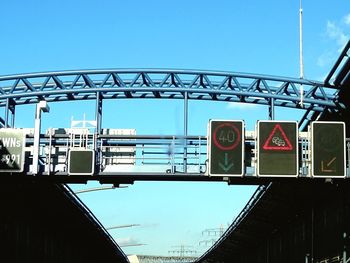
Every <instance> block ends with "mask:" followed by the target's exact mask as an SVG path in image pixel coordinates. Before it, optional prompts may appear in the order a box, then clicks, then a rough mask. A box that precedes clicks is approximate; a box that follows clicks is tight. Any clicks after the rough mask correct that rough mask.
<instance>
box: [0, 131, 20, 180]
mask: <svg viewBox="0 0 350 263" xmlns="http://www.w3.org/2000/svg"><path fill="white" fill-rule="evenodd" d="M24 147H25V134H24V132H23V130H21V129H0V172H12V173H15V172H17V173H19V172H23V168H24Z"/></svg>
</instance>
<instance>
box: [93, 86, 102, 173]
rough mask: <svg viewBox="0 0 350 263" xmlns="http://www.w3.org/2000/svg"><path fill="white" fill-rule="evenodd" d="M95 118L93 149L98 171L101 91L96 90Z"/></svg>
mask: <svg viewBox="0 0 350 263" xmlns="http://www.w3.org/2000/svg"><path fill="white" fill-rule="evenodd" d="M95 119H96V131H95V142H94V150H95V157H96V158H95V160H96V163H95V168H96V171H99V169H98V168H99V165H100V162H101V160H100V157H101V147H99V146H100V141H99V139H98V136H99V135H100V134H101V130H102V128H101V127H102V95H101V92H96V110H95Z"/></svg>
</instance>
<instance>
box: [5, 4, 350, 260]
mask: <svg viewBox="0 0 350 263" xmlns="http://www.w3.org/2000/svg"><path fill="white" fill-rule="evenodd" d="M303 8H304V64H305V78H307V79H313V80H323V79H324V77H325V76H326V75H327V73H328V71H329V70H330V68H331V67H332V65H333V63H334V62H335V60H336V58H337V57H338V55H339V52H340V50H341V48H342V46H343V45H344V44H345V43H346V42H347V40H348V39H349V35H350V6H349V2H348V1H347V0H333V1H316V0H309V1H304V3H303ZM1 10H2V12H1V13H2V14H1V16H0V25H1V27H0V28H1V34H2V38H1V41H0V61H1V63H0V75H7V74H16V73H27V72H41V71H53V70H70V69H100V68H181V69H206V70H223V71H234V72H249V73H259V74H269V75H279V76H288V77H298V76H299V53H298V52H299V24H298V23H299V17H298V12H299V1H298V0H294V1H278V0H267V1H259V0H248V1H235V0H231V1H229V0H227V1H203V0H202V1H183V0H181V1H155V0H151V1H103V0H100V1H16V0H12V1H3V2H2V3H1ZM50 107H51V112H50V113H49V114H43V129H45V128H48V127H69V126H70V119H71V117H72V116H73V117H74V119H81V118H82V117H83V114H86V118H87V119H92V118H93V117H94V108H95V107H94V102H92V101H87V102H81V103H76V102H74V103H59V104H54V103H52V104H51V105H50ZM182 107H183V104H182V102H181V101H166V100H157V101H153V100H131V101H130V100H125V101H107V102H106V103H105V105H104V115H103V127H104V128H136V129H137V133H138V134H155V135H156V134H181V133H182V131H183V126H182V125H183V114H182ZM189 107H190V112H189V134H190V135H205V134H206V126H207V123H208V120H209V119H210V118H219V119H244V120H245V121H246V125H247V129H248V130H252V129H253V128H254V125H255V122H256V120H257V119H267V109H266V108H264V107H261V106H255V105H250V106H247V105H245V106H242V105H233V104H228V103H223V102H222V103H218V102H215V103H214V102H205V101H191V102H190V104H189ZM160 108H161V109H162V110H161V112H160V111H159V109H160ZM300 114H301V113H300V112H297V111H295V110H291V109H278V110H277V112H276V118H277V119H291V120H297V119H298V118H299V116H300ZM32 117H34V107H33V106H23V107H18V109H17V119H16V126H17V127H34V118H32ZM151 124H152V125H151ZM92 186H95V185H94V184H89V185H87V186H85V185H84V186H82V185H80V186H79V185H78V186H73V187H74V189H81V188H84V187H92ZM254 189H255V188H254V187H238V186H227V185H226V184H224V183H220V184H219V183H210V184H208V183H173V182H172V183H155V182H152V183H141V182H137V183H135V184H134V185H132V186H129V188H125V189H117V190H113V191H100V192H95V193H86V194H81V195H80V197H81V198H82V200H83V201H84V202H86V204H87V205H88V206H89V207H90V208H91V210H92V211H93V212H95V214H96V216H97V217H98V218H99V219H100V220H101V222H102V223H103V224H104V225H105V226H106V227H109V226H111V225H122V224H129V223H130V224H131V223H135V224H136V223H137V224H141V226H140V227H134V228H130V229H120V230H111V234H112V236H113V237H114V238H116V239H117V240H118V241H119V242H120V243H121V244H122V243H127V242H136V243H145V244H147V245H145V246H141V247H129V248H125V252H126V253H127V254H132V253H140V254H162V255H167V254H168V250H174V248H173V247H172V246H176V245H181V244H185V245H191V246H193V248H194V249H196V250H198V251H199V253H200V252H203V251H204V250H205V248H204V247H203V246H202V247H199V246H198V242H199V241H200V240H204V239H206V237H205V236H202V231H203V230H205V229H206V228H216V227H220V225H221V224H223V225H225V226H226V225H227V224H228V223H230V222H232V220H233V219H234V217H235V216H236V215H237V214H238V213H239V211H240V210H241V209H242V207H243V206H244V205H245V203H246V202H247V200H248V199H249V197H250V195H251V194H252V192H253V191H254Z"/></svg>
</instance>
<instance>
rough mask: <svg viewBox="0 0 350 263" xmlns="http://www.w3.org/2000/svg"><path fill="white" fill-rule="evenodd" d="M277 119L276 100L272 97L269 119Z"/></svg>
mask: <svg viewBox="0 0 350 263" xmlns="http://www.w3.org/2000/svg"><path fill="white" fill-rule="evenodd" d="M274 119H275V100H274V99H272V98H271V99H270V104H269V120H274Z"/></svg>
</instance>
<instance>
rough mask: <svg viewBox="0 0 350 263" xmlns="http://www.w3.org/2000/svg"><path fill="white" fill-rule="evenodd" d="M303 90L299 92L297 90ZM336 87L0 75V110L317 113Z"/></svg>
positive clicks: (253, 79) (191, 75) (115, 75)
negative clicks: (182, 107) (98, 107)
mask: <svg viewBox="0 0 350 263" xmlns="http://www.w3.org/2000/svg"><path fill="white" fill-rule="evenodd" d="M301 86H302V87H303V90H304V92H303V93H301V92H300V87H301ZM337 91H338V90H337V89H336V87H335V86H332V85H330V84H327V85H325V84H324V83H321V82H317V81H310V80H303V79H295V78H286V77H275V76H266V75H257V74H244V73H234V72H214V71H194V70H167V69H111V70H85V71H60V72H47V73H33V74H20V75H9V76H0V107H7V106H8V105H9V104H11V105H23V104H31V103H37V102H38V101H40V100H46V101H48V102H54V101H68V100H87V99H97V98H98V99H123V98H164V99H183V98H185V97H187V98H188V99H194V100H216V101H230V102H240V103H255V104H262V105H271V104H272V105H274V106H282V107H291V108H301V107H304V108H305V109H308V110H311V111H318V112H321V111H323V110H324V109H325V108H327V109H337V108H339V107H341V106H342V105H340V104H339V103H338V97H337V95H336V94H337ZM301 105H302V106H301Z"/></svg>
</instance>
